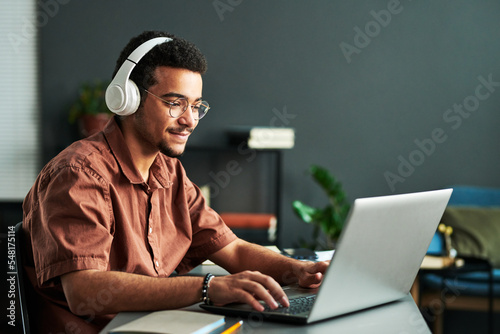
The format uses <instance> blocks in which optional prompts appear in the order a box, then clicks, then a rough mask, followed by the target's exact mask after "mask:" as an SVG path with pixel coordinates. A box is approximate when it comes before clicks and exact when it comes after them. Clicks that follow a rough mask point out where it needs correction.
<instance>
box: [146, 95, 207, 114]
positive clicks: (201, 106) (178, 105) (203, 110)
mask: <svg viewBox="0 0 500 334" xmlns="http://www.w3.org/2000/svg"><path fill="white" fill-rule="evenodd" d="M144 91H145V92H146V93H148V94H150V95H152V96H154V97H156V98H157V99H159V100H161V101H163V102H164V103H165V104H166V105H168V108H169V109H168V113H169V115H170V117H172V118H178V117H181V116H182V114H184V112H185V111H186V110H187V108H188V106H189V102H188V100H187V99H186V98H185V97H177V98H175V99H174V100H172V101H167V100H165V99H163V98H161V97H159V96H158V95H155V94H153V93H151V92H150V91H148V90H147V89H144ZM209 109H210V106H209V104H208V102H207V101H198V102H196V103H195V104H192V105H191V110H192V113H193V118H194V119H195V120H200V119H202V118H203V117H205V115H206V114H207V113H208V110H209Z"/></svg>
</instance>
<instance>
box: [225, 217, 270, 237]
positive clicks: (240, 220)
mask: <svg viewBox="0 0 500 334" xmlns="http://www.w3.org/2000/svg"><path fill="white" fill-rule="evenodd" d="M219 215H220V217H221V218H222V220H223V221H224V222H225V223H226V225H227V226H228V227H229V228H231V229H246V230H267V238H268V240H269V241H275V240H276V230H277V219H276V216H275V215H274V214H271V213H232V212H221V213H219Z"/></svg>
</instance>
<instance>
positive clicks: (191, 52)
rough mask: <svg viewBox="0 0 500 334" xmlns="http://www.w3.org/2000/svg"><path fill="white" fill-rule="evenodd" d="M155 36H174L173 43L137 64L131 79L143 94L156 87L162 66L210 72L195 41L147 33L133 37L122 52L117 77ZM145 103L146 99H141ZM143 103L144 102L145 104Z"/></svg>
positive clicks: (147, 55)
mask: <svg viewBox="0 0 500 334" xmlns="http://www.w3.org/2000/svg"><path fill="white" fill-rule="evenodd" d="M155 37H170V38H172V41H170V42H168V43H163V44H159V45H157V46H155V47H154V48H153V49H151V50H150V51H149V52H148V53H147V54H146V55H145V56H144V57H143V58H142V59H141V60H140V61H139V63H138V64H137V66H136V67H135V68H134V69H133V71H132V73H131V74H130V79H131V80H132V81H134V82H135V83H136V85H137V86H138V87H139V89H140V91H141V95H142V96H143V93H142V90H143V89H148V88H149V87H150V86H152V85H154V84H156V82H157V81H156V78H155V77H154V71H155V69H156V68H157V67H159V66H169V67H174V68H183V69H187V70H190V71H193V72H197V73H200V74H205V72H206V71H207V61H206V59H205V56H204V55H203V54H202V53H201V51H200V50H199V49H198V48H197V47H196V45H194V44H193V43H191V42H188V41H186V40H184V39H182V38H179V37H176V36H174V35H172V34H169V33H167V32H162V31H145V32H143V33H142V34H140V35H138V36H136V37H134V38H132V39H131V40H130V41H129V42H128V44H127V45H126V46H125V48H124V49H123V50H122V52H121V53H120V57H118V60H117V61H116V67H115V70H114V72H113V77H114V76H115V75H116V73H117V72H118V69H119V68H120V66H121V65H122V64H123V62H125V60H126V59H127V57H128V56H129V55H130V54H131V53H132V52H133V51H134V50H135V49H136V48H137V47H138V46H139V45H141V44H142V43H144V42H146V41H148V40H150V39H152V38H155ZM141 100H142V98H141ZM141 104H142V103H141Z"/></svg>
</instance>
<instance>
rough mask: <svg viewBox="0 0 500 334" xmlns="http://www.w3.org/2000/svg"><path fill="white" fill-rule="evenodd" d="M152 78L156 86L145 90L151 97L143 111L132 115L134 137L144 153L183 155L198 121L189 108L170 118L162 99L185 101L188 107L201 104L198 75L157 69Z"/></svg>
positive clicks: (143, 106)
mask: <svg viewBox="0 0 500 334" xmlns="http://www.w3.org/2000/svg"><path fill="white" fill-rule="evenodd" d="M154 74H155V78H156V81H157V83H156V84H155V85H153V86H150V87H149V88H148V91H149V92H150V93H151V94H148V93H145V94H146V95H147V96H146V98H145V100H144V102H143V105H142V107H141V108H140V109H139V110H138V111H137V112H136V113H135V114H134V115H135V116H134V117H135V119H134V124H135V130H136V135H137V136H138V139H139V141H140V142H141V146H142V148H143V149H144V150H146V151H150V150H157V151H158V150H159V151H161V152H162V153H164V154H166V155H168V156H171V157H176V156H179V155H181V154H182V153H183V152H184V149H185V147H186V143H187V140H188V137H189V135H190V134H191V132H193V130H194V128H195V127H196V126H197V125H198V120H195V119H194V118H193V114H192V110H191V107H188V108H187V110H186V111H185V112H184V113H183V114H182V115H181V116H180V117H177V118H173V117H171V116H170V114H169V105H168V104H167V103H165V102H164V101H162V100H161V99H164V100H166V101H169V102H173V101H175V99H176V98H178V97H184V98H186V99H187V101H188V102H189V105H190V106H191V105H194V104H196V103H197V102H199V101H201V92H202V87H203V82H202V79H201V74H200V73H196V72H192V71H189V70H186V69H179V68H172V67H158V68H156V70H155V73H154ZM152 94H154V95H156V96H157V97H156V96H153V95H152ZM158 97H160V98H161V99H159V98H158Z"/></svg>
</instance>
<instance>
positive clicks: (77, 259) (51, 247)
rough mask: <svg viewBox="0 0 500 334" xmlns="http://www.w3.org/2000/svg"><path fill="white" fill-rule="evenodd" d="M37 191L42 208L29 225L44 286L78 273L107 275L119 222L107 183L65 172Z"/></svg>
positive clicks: (82, 171)
mask: <svg viewBox="0 0 500 334" xmlns="http://www.w3.org/2000/svg"><path fill="white" fill-rule="evenodd" d="M37 191H38V199H39V202H40V205H38V206H36V209H35V210H33V212H31V214H30V215H28V216H27V221H26V222H25V223H26V224H27V226H28V229H30V230H31V233H30V234H31V242H32V247H33V259H34V263H35V268H36V275H37V280H38V284H39V285H40V286H43V285H45V284H47V283H48V282H49V281H50V280H51V279H53V278H55V277H58V276H60V275H63V274H65V273H68V272H71V271H75V270H84V269H97V270H106V269H107V267H108V262H109V253H110V248H111V243H112V240H113V236H112V234H111V230H112V228H111V227H112V226H111V225H112V222H113V219H112V214H111V209H110V204H109V191H108V189H107V187H106V184H105V182H104V181H103V180H102V179H100V178H99V176H98V175H96V174H95V173H93V172H92V170H89V169H87V168H85V167H81V166H80V167H75V166H64V167H62V168H59V169H58V170H57V171H56V172H55V173H49V174H48V176H47V178H45V179H43V180H42V181H41V182H40V184H39V187H38V188H37Z"/></svg>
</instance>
